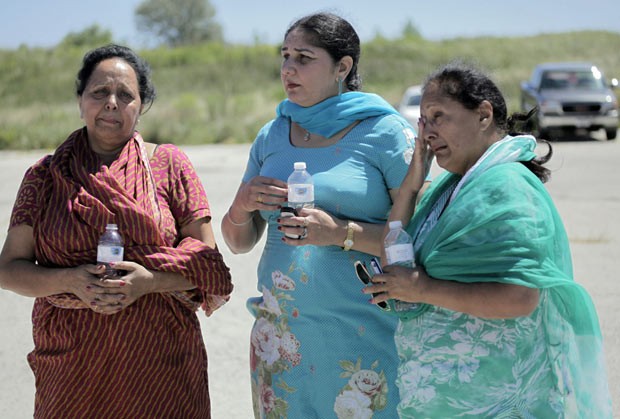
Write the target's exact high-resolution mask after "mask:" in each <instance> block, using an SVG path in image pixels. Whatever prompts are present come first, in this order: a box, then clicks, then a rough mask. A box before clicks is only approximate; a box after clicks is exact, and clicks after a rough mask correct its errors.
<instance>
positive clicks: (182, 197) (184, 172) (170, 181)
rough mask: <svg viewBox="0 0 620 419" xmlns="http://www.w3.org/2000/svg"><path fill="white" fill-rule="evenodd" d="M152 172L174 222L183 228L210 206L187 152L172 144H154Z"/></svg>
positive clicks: (209, 212)
mask: <svg viewBox="0 0 620 419" xmlns="http://www.w3.org/2000/svg"><path fill="white" fill-rule="evenodd" d="M152 168H153V172H154V173H153V175H154V176H155V179H156V182H157V183H158V189H160V188H159V186H162V184H165V185H163V186H164V187H163V189H164V190H166V201H167V202H168V205H169V208H170V212H171V213H172V216H173V217H174V219H175V220H176V223H177V224H178V225H179V226H181V227H184V226H186V225H188V224H191V223H192V222H194V221H196V220H199V219H201V218H204V217H211V209H210V207H209V201H208V199H207V194H206V192H205V190H204V187H203V185H202V182H201V180H200V178H199V177H198V174H197V173H196V170H195V169H194V166H193V165H192V163H191V161H190V160H189V157H188V156H187V154H185V153H184V152H183V151H182V150H181V149H179V148H178V147H176V146H174V145H172V144H162V145H160V146H158V147H157V150H156V151H155V155H154V156H153V161H152Z"/></svg>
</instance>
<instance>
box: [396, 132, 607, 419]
mask: <svg viewBox="0 0 620 419" xmlns="http://www.w3.org/2000/svg"><path fill="white" fill-rule="evenodd" d="M535 146H536V141H535V140H534V139H533V137H530V136H519V137H506V138H504V139H503V140H502V141H499V142H497V143H495V144H494V145H493V146H491V147H490V148H489V150H488V151H487V152H486V153H485V154H484V155H483V156H482V158H481V159H480V160H478V162H477V163H476V164H475V165H474V167H472V169H470V170H469V171H468V172H467V174H465V176H463V177H461V176H458V175H455V174H450V173H445V174H443V175H442V176H440V177H438V178H437V180H435V181H434V182H433V185H432V186H431V187H430V188H429V189H428V191H427V192H426V193H425V194H424V197H423V198H422V200H421V202H420V204H419V206H418V208H417V209H416V212H415V215H414V217H413V219H412V220H411V222H410V223H409V226H408V231H409V233H410V234H412V236H413V237H414V238H415V242H414V249H415V250H416V262H417V264H418V265H419V266H423V267H424V268H425V269H426V271H427V273H428V274H429V275H430V276H431V277H433V278H437V279H438V280H446V281H458V282H466V283H472V282H500V283H506V284H515V285H520V286H525V287H530V288H537V289H538V290H540V299H539V304H538V307H537V308H536V309H535V310H534V311H533V313H531V314H530V315H529V316H522V317H517V318H513V319H486V318H480V317H476V316H472V315H468V314H466V313H460V312H455V311H452V310H448V309H445V308H441V307H437V306H430V305H427V306H425V307H424V309H423V310H420V311H421V314H420V315H418V316H417V317H413V318H410V319H403V320H402V321H401V322H400V323H399V326H398V329H397V333H396V346H397V348H398V352H399V356H400V361H401V364H400V367H399V373H398V381H397V384H398V387H399V389H400V396H401V403H400V405H399V408H398V411H399V415H400V417H402V418H457V417H459V418H461V417H463V418H545V419H546V418H549V419H551V418H552V419H556V418H597V419H599V418H611V416H612V415H611V401H610V400H611V399H610V395H609V389H608V384H607V377H606V372H605V365H604V364H605V362H604V353H603V346H602V338H601V331H600V328H599V324H598V318H597V315H596V310H595V308H594V305H593V303H592V300H591V299H590V297H589V295H588V294H587V292H586V291H585V289H584V288H583V287H582V286H580V285H579V284H577V283H576V282H575V281H574V280H573V272H572V264H571V256H570V247H569V243H568V238H567V236H566V232H565V230H564V226H563V224H562V220H561V218H560V216H559V214H558V212H557V210H556V208H555V206H554V204H553V202H552V200H551V197H550V196H549V194H548V193H547V191H546V190H545V188H544V186H543V184H542V183H541V182H540V180H539V179H538V178H537V177H536V176H535V175H534V174H533V173H532V172H531V171H530V170H529V169H527V168H526V167H525V166H524V165H523V164H521V163H520V161H527V160H530V159H532V158H533V156H534V153H533V151H534V148H535ZM455 186H456V187H455ZM446 191H447V192H446ZM447 195H449V196H450V201H449V204H448V205H447V207H445V210H444V212H443V214H442V215H441V217H440V218H439V219H436V218H434V217H432V215H433V214H435V213H437V210H441V208H443V207H444V205H436V203H438V202H441V200H442V198H443V197H446V196H447ZM431 220H436V221H431Z"/></svg>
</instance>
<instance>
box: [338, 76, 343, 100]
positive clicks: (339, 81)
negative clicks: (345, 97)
mask: <svg viewBox="0 0 620 419" xmlns="http://www.w3.org/2000/svg"><path fill="white" fill-rule="evenodd" d="M337 81H338V96H340V95H341V94H342V77H338V80H337Z"/></svg>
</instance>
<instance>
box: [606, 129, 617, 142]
mask: <svg viewBox="0 0 620 419" xmlns="http://www.w3.org/2000/svg"><path fill="white" fill-rule="evenodd" d="M617 133H618V130H617V129H616V128H611V129H607V128H605V134H606V135H607V139H608V140H615V139H616V134H617Z"/></svg>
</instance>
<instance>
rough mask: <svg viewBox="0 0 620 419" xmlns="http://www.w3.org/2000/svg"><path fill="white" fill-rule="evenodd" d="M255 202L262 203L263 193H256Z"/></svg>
mask: <svg viewBox="0 0 620 419" xmlns="http://www.w3.org/2000/svg"><path fill="white" fill-rule="evenodd" d="M256 202H258V203H259V204H262V203H263V194H262V193H260V192H259V193H258V197H257V198H256Z"/></svg>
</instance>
